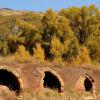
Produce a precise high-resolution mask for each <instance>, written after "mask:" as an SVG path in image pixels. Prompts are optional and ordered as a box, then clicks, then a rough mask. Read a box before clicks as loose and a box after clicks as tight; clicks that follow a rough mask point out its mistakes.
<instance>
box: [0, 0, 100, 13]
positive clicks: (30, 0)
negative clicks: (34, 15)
mask: <svg viewBox="0 0 100 100" xmlns="http://www.w3.org/2000/svg"><path fill="white" fill-rule="evenodd" d="M91 4H95V5H96V6H97V7H98V8H99V9H100V0H0V8H11V9H16V10H31V11H45V10H47V9H48V8H52V9H54V10H55V11H57V10H59V9H61V8H68V7H72V6H78V7H81V6H82V5H87V6H89V5H91Z"/></svg>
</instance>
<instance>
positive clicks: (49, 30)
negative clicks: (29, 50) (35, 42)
mask: <svg viewBox="0 0 100 100" xmlns="http://www.w3.org/2000/svg"><path fill="white" fill-rule="evenodd" d="M42 23H43V34H42V45H43V47H44V49H45V53H46V57H47V58H49V57H51V55H50V51H51V50H50V49H51V45H50V44H51V40H52V38H53V37H54V36H55V37H57V38H58V39H59V41H61V42H62V43H64V41H65V40H66V39H67V38H68V37H70V38H72V37H73V35H74V34H73V31H72V29H71V28H70V25H69V20H68V19H66V18H65V17H63V16H60V15H59V13H58V12H54V11H53V10H52V9H48V10H47V11H46V13H44V15H43V18H42Z"/></svg>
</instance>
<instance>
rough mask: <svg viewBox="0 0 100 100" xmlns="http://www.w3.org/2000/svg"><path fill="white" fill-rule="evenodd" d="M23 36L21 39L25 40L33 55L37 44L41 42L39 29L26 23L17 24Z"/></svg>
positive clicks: (20, 36)
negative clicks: (33, 49)
mask: <svg viewBox="0 0 100 100" xmlns="http://www.w3.org/2000/svg"><path fill="white" fill-rule="evenodd" d="M16 24H17V26H18V28H19V30H20V31H21V34H20V35H19V38H24V43H23V44H24V45H25V47H26V48H27V49H28V50H29V51H30V53H32V48H33V47H34V46H35V45H36V42H40V40H41V35H40V32H39V31H38V29H37V28H36V27H35V26H34V25H33V24H31V23H28V22H25V21H19V20H18V21H17V22H16Z"/></svg>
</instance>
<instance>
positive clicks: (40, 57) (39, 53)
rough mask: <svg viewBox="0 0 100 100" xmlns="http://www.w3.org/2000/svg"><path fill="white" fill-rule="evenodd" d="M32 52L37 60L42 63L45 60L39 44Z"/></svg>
mask: <svg viewBox="0 0 100 100" xmlns="http://www.w3.org/2000/svg"><path fill="white" fill-rule="evenodd" d="M33 52H34V57H35V58H36V59H37V60H40V61H44V59H45V54H44V49H43V48H42V47H41V44H40V43H37V44H36V48H33Z"/></svg>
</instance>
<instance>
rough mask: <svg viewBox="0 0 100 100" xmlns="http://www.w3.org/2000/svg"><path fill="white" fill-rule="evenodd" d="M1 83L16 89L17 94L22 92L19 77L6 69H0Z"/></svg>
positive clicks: (10, 88) (13, 89)
mask: <svg viewBox="0 0 100 100" xmlns="http://www.w3.org/2000/svg"><path fill="white" fill-rule="evenodd" d="M0 85H4V86H7V87H8V88H9V90H12V91H14V92H15V93H16V94H17V95H19V92H20V82H19V79H18V78H17V77H16V76H15V75H14V74H13V73H12V72H9V71H7V70H6V69H0Z"/></svg>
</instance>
